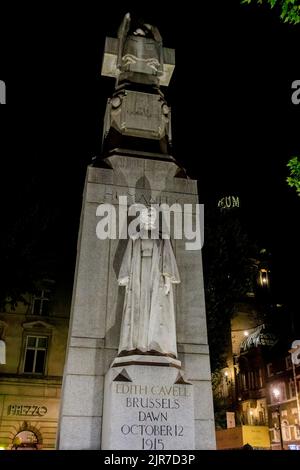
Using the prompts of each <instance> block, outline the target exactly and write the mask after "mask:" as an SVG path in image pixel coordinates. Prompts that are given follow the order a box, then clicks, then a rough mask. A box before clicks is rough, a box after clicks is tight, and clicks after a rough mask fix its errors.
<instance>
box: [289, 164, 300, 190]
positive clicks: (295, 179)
mask: <svg viewBox="0 0 300 470" xmlns="http://www.w3.org/2000/svg"><path fill="white" fill-rule="evenodd" d="M287 166H288V168H289V170H290V176H288V177H287V179H286V180H287V183H288V185H289V186H291V188H295V189H296V191H297V193H298V195H299V196H300V160H299V159H298V157H293V158H291V159H290V160H289V162H288V163H287Z"/></svg>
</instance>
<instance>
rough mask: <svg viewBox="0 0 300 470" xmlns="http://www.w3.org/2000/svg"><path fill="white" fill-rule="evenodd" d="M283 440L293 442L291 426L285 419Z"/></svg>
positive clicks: (283, 422)
mask: <svg viewBox="0 0 300 470" xmlns="http://www.w3.org/2000/svg"><path fill="white" fill-rule="evenodd" d="M281 429H282V439H283V440H284V441H290V440H291V431H290V426H289V422H288V421H287V420H286V419H285V420H283V421H282V427H281Z"/></svg>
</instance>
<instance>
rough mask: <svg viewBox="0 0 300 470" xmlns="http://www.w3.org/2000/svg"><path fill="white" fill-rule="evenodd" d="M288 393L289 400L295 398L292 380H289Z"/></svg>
mask: <svg viewBox="0 0 300 470" xmlns="http://www.w3.org/2000/svg"><path fill="white" fill-rule="evenodd" d="M289 392H290V398H293V397H295V396H296V390H295V382H294V380H290V382H289Z"/></svg>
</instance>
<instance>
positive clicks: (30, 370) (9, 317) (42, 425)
mask: <svg viewBox="0 0 300 470" xmlns="http://www.w3.org/2000/svg"><path fill="white" fill-rule="evenodd" d="M68 321H69V299H68V295H65V293H62V292H59V290H58V289H57V288H56V287H55V285H54V283H53V282H52V281H49V280H47V281H43V282H42V283H40V285H39V286H38V287H37V290H36V292H35V293H34V295H29V294H27V295H26V296H25V302H24V303H18V305H17V306H16V308H15V309H14V310H11V309H10V307H8V308H6V311H4V312H0V340H1V344H2V348H1V350H2V354H1V361H0V447H1V448H2V449H24V448H26V449H28V448H29V449H47V450H50V449H54V448H55V441H56V431H57V421H58V413H59V401H60V391H61V382H62V375H63V367H64V359H65V350H66V343H67V334H68Z"/></svg>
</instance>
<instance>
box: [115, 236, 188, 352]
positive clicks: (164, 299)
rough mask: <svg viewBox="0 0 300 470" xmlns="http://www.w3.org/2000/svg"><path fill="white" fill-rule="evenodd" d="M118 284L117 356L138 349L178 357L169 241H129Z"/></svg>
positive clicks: (173, 262) (174, 276)
mask: <svg viewBox="0 0 300 470" xmlns="http://www.w3.org/2000/svg"><path fill="white" fill-rule="evenodd" d="M166 278H169V281H170V291H169V293H168V294H166V292H165V283H166ZM118 282H119V285H123V286H124V285H125V286H126V293H125V300H124V309H123V318H122V326H121V334H120V344H119V354H120V353H121V352H124V351H134V350H139V351H141V352H144V353H145V352H153V351H156V352H158V353H161V354H169V355H173V356H175V357H177V347H176V320H175V307H174V293H173V284H177V283H179V282H180V278H179V273H178V268H177V264H176V259H175V256H174V253H173V249H172V245H171V243H170V240H168V239H166V240H165V239H157V240H153V239H147V240H144V239H140V238H138V239H131V238H130V239H129V241H128V244H127V248H126V251H125V254H124V257H123V260H122V264H121V268H120V273H119V277H118Z"/></svg>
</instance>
